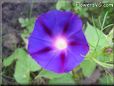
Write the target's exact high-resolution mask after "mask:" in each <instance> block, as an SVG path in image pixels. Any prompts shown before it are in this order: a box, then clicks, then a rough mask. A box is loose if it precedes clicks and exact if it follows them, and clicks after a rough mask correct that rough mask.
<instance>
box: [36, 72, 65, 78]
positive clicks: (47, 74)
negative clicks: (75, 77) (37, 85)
mask: <svg viewBox="0 0 114 86" xmlns="http://www.w3.org/2000/svg"><path fill="white" fill-rule="evenodd" d="M64 75H66V73H64V74H57V73H53V72H50V71H46V70H42V71H41V72H40V74H39V75H38V76H40V77H46V78H49V79H54V78H59V77H62V76H64Z"/></svg>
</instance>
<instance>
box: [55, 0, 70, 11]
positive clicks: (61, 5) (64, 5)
mask: <svg viewBox="0 0 114 86" xmlns="http://www.w3.org/2000/svg"><path fill="white" fill-rule="evenodd" d="M56 9H58V10H61V9H62V10H71V4H70V1H67V0H58V2H57V4H56Z"/></svg>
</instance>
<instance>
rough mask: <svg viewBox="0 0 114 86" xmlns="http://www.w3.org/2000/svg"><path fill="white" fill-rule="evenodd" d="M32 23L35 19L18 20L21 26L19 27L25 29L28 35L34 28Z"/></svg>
mask: <svg viewBox="0 0 114 86" xmlns="http://www.w3.org/2000/svg"><path fill="white" fill-rule="evenodd" d="M34 22H35V18H30V19H28V18H26V19H23V18H19V23H20V24H21V27H25V28H26V30H27V31H28V33H31V32H32V30H33V27H34Z"/></svg>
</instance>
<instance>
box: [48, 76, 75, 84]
mask: <svg viewBox="0 0 114 86" xmlns="http://www.w3.org/2000/svg"><path fill="white" fill-rule="evenodd" d="M49 84H51V85H52V84H53V85H58V84H59V85H65V84H66V85H68V84H69V85H71V84H72V85H74V84H76V83H75V81H74V80H73V78H72V75H71V74H64V75H63V76H62V77H60V78H55V79H51V80H49Z"/></svg>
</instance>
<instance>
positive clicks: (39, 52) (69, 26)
mask: <svg viewBox="0 0 114 86" xmlns="http://www.w3.org/2000/svg"><path fill="white" fill-rule="evenodd" d="M88 50H89V46H88V43H87V41H86V38H85V36H84V33H83V31H82V21H81V19H80V17H79V16H78V15H76V14H74V13H72V12H64V11H58V10H52V11H49V12H47V13H44V14H41V15H40V16H39V17H38V18H37V19H36V22H35V26H34V30H33V32H32V33H31V35H30V37H29V44H28V52H29V54H30V55H31V56H32V58H33V59H34V60H35V61H36V62H37V63H38V64H39V65H41V66H42V67H43V68H44V69H46V70H50V71H53V72H56V73H64V72H69V71H71V70H73V68H75V67H76V66H78V65H79V64H80V63H81V62H82V61H83V60H84V57H85V55H86V54H87V52H88Z"/></svg>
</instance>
